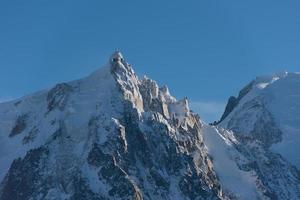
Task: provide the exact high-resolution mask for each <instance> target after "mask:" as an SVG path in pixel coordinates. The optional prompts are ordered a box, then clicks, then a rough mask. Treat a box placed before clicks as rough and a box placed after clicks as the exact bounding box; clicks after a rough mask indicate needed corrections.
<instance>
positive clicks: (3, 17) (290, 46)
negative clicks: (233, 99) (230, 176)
mask: <svg viewBox="0 0 300 200" xmlns="http://www.w3.org/2000/svg"><path fill="white" fill-rule="evenodd" d="M299 9H300V2H299V1H289V0H286V1H276V0H272V1H271V0H269V1H268V0H266V1H262V0H252V1H247V2H246V1H238V0H232V1H221V0H220V1H215V0H206V1H205V0H204V1H199V0H189V1H181V0H172V1H158V0H152V1H143V0H131V1H124V0H115V1H105V0H101V1H99V0H97V1H96V0H95V1H93V0H89V1H75V0H72V1H71V0H70V1H63V0H60V1H54V0H52V1H46V0H41V1H37V0H36V1H33V0H32V1H15V0H9V1H8V0H3V1H1V2H0V30H1V31H0V44H1V45H0V101H4V100H7V99H11V98H15V97H19V96H22V95H25V94H29V93H32V92H34V91H36V90H40V89H43V88H48V87H51V86H53V85H54V84H55V83H57V82H63V81H69V80H73V79H77V78H80V77H83V76H85V75H87V74H89V73H90V72H92V71H94V70H95V69H97V68H99V67H101V66H102V65H103V64H104V63H105V62H106V61H107V58H108V56H109V55H110V54H111V52H112V51H113V50H114V49H116V48H118V49H121V51H122V52H123V54H124V55H125V57H126V58H127V60H128V61H129V62H130V63H131V64H132V65H133V67H134V69H135V71H136V72H137V74H138V75H140V76H141V75H143V74H147V75H148V76H149V77H150V78H152V79H155V80H156V81H157V82H158V83H159V84H167V85H168V86H169V88H170V91H171V93H172V94H173V95H174V96H176V97H177V98H183V97H185V96H187V97H188V98H189V99H190V101H191V104H192V107H193V109H194V110H196V111H197V112H200V114H201V116H202V117H203V118H204V119H205V120H206V121H211V120H214V119H216V118H218V117H219V115H220V114H221V112H222V111H223V107H224V104H225V102H226V101H227V98H228V97H229V96H230V95H236V94H237V93H238V91H239V90H240V89H241V87H243V86H244V85H245V84H246V83H247V82H249V81H250V80H251V79H253V78H254V77H255V76H257V75H261V74H272V73H274V72H278V71H283V70H288V71H299V66H300V57H299V52H300V45H299V44H300V12H299Z"/></svg>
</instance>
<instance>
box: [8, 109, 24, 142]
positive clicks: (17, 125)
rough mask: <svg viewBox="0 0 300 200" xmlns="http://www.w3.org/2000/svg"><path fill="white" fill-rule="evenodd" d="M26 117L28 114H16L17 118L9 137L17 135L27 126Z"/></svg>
mask: <svg viewBox="0 0 300 200" xmlns="http://www.w3.org/2000/svg"><path fill="white" fill-rule="evenodd" d="M27 118H28V114H23V115H20V116H18V118H17V120H16V122H15V126H14V127H13V129H12V130H11V132H10V134H9V137H13V136H15V135H18V134H20V133H22V132H23V131H24V130H25V128H26V126H27V124H26V120H27Z"/></svg>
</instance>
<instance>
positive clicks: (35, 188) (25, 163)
mask: <svg viewBox="0 0 300 200" xmlns="http://www.w3.org/2000/svg"><path fill="white" fill-rule="evenodd" d="M48 153H49V152H48V150H47V149H45V148H43V147H40V148H38V149H34V150H31V151H29V152H28V153H27V155H26V156H25V158H24V159H20V158H19V159H16V160H14V162H13V163H12V165H11V167H10V169H9V172H8V174H7V176H6V177H5V179H4V181H3V182H2V184H1V185H2V186H1V187H2V191H1V193H0V199H1V200H11V199H15V200H24V199H30V198H34V197H37V196H38V195H41V196H43V195H45V192H46V191H47V189H48V185H47V182H46V181H45V180H41V177H40V173H41V170H42V169H43V167H45V162H46V160H47V155H48ZM42 185H43V187H41V186H42Z"/></svg>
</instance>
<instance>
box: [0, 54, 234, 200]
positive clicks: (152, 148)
mask: <svg viewBox="0 0 300 200" xmlns="http://www.w3.org/2000/svg"><path fill="white" fill-rule="evenodd" d="M204 129H209V130H214V129H213V128H211V127H209V126H207V125H205V124H203V123H202V122H201V121H200V120H199V117H198V116H197V115H196V114H194V113H192V112H191V111H190V110H189V107H188V101H187V99H183V100H180V101H177V100H176V99H175V98H174V97H172V96H171V95H170V93H169V91H168V88H167V87H166V86H163V87H158V85H157V84H156V82H155V81H153V80H151V79H148V78H146V77H145V78H143V79H138V77H137V76H136V75H135V73H134V71H133V69H132V68H131V66H130V65H129V64H128V63H127V62H126V61H125V60H124V58H123V56H122V55H121V53H120V52H116V53H114V54H113V55H112V56H111V58H110V59H109V63H108V64H107V65H106V66H104V67H103V68H101V69H100V70H98V71H96V72H94V73H92V74H91V75H90V76H88V77H86V78H84V79H80V80H76V81H73V82H69V83H61V84H58V85H56V86H55V87H53V88H52V89H50V90H44V91H40V92H38V93H35V94H32V95H29V96H26V97H23V98H20V99H18V100H14V101H11V102H7V103H2V104H0V163H1V165H0V181H1V186H0V199H1V200H27V199H31V200H37V199H55V200H60V199H62V200H65V199H74V200H75V199H76V200H81V199H89V200H91V199H92V200H100V199H101V200H102V199H226V198H228V197H227V196H226V194H225V193H223V191H222V188H221V186H220V184H219V181H218V178H217V175H216V173H215V170H214V167H213V163H212V159H211V157H210V156H209V155H208V149H207V148H206V146H205V145H204V143H203V133H202V132H203V130H204Z"/></svg>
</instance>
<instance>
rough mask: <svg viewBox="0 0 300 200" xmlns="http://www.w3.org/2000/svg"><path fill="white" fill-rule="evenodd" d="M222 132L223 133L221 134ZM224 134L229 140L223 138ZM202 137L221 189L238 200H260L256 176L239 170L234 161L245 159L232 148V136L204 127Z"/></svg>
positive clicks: (233, 139) (233, 140) (233, 141)
mask: <svg viewBox="0 0 300 200" xmlns="http://www.w3.org/2000/svg"><path fill="white" fill-rule="evenodd" d="M222 131H224V132H225V133H223V134H222V133H221V132H222ZM224 134H226V135H227V136H230V138H225V137H224ZM203 137H204V143H205V145H206V146H207V148H208V153H209V154H210V155H211V156H212V159H213V164H214V167H215V169H216V171H217V174H218V177H219V180H220V184H221V185H222V186H223V189H224V190H226V191H227V192H229V193H231V194H232V195H233V196H235V197H236V198H238V199H244V200H252V199H260V196H261V194H260V192H259V191H258V189H257V188H256V184H255V181H256V175H255V174H253V173H251V172H246V171H243V170H241V169H239V167H238V165H237V163H236V161H235V159H236V158H237V157H240V158H242V159H245V158H244V157H243V156H242V155H241V154H240V153H239V152H238V151H237V150H236V149H235V148H234V143H237V141H236V140H235V138H234V136H233V135H231V134H230V132H227V131H225V130H218V129H217V128H215V127H211V126H208V125H205V126H204V128H203Z"/></svg>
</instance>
